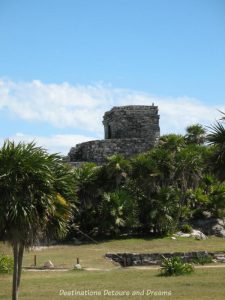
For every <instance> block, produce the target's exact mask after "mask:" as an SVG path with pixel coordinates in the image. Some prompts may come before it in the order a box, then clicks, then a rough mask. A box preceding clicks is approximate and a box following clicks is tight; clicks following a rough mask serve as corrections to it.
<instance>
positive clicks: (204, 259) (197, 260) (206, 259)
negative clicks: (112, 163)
mask: <svg viewBox="0 0 225 300" xmlns="http://www.w3.org/2000/svg"><path fill="white" fill-rule="evenodd" d="M192 262H193V263H194V264H198V265H205V264H210V263H212V262H213V258H212V256H211V255H207V256H200V257H198V258H195V259H193V260H192Z"/></svg>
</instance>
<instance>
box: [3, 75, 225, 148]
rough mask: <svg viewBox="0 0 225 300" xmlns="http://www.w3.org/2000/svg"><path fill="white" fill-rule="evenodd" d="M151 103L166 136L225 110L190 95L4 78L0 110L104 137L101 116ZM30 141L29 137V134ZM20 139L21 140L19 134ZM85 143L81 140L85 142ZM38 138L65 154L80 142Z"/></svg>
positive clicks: (210, 119) (70, 138)
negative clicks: (159, 94)
mask: <svg viewBox="0 0 225 300" xmlns="http://www.w3.org/2000/svg"><path fill="white" fill-rule="evenodd" d="M152 102H154V103H155V104H156V105H158V106H159V113H160V127H161V133H162V134H164V133H169V132H175V133H182V132H184V130H185V127H186V126H188V125H191V124H193V123H201V124H203V125H208V124H210V123H213V122H214V120H215V118H216V117H218V116H219V115H220V114H219V112H218V109H220V110H223V111H224V109H225V107H221V106H217V105H216V104H214V105H209V104H205V103H203V102H201V101H200V100H199V99H195V98H190V97H187V96H182V97H159V96H155V95H151V94H147V93H143V92H140V91H132V90H126V89H118V88H113V87H112V86H109V85H104V84H96V85H87V86H85V85H83V86H81V85H70V84H68V83H61V84H45V83H43V82H41V81H39V80H34V81H31V82H14V81H10V80H6V79H0V110H1V109H3V108H4V109H5V110H6V111H8V112H10V114H11V115H12V116H15V117H17V118H20V119H23V120H25V121H28V122H33V121H35V122H40V123H48V124H51V125H53V126H54V127H56V128H65V129H66V128H70V129H73V130H74V134H76V133H78V132H79V131H80V130H82V132H83V130H86V132H90V134H89V135H92V136H99V137H101V136H102V138H103V126H102V116H103V114H104V112H105V111H107V110H109V109H111V108H112V107H113V106H119V105H131V104H133V105H140V104H145V105H151V104H152ZM70 131H71V130H70ZM25 137H26V138H27V136H26V135H25ZM15 138H16V139H18V135H16V136H15ZM31 138H32V139H33V137H31ZM82 138H84V137H82ZM82 138H81V140H80V141H83V140H82ZM88 138H89V137H87V139H88ZM36 139H38V141H40V142H41V143H42V144H43V145H48V146H49V147H50V148H51V149H53V148H54V149H55V150H56V151H62V149H64V147H66V145H68V149H69V148H70V146H72V145H74V144H75V141H76V140H79V138H78V136H77V135H75V138H74V136H70V135H66V136H64V135H61V136H60V135H55V136H51V137H44V136H43V137H36ZM85 140H86V137H85ZM50 143H51V145H50ZM63 152H64V153H65V150H63ZM67 152H68V151H67Z"/></svg>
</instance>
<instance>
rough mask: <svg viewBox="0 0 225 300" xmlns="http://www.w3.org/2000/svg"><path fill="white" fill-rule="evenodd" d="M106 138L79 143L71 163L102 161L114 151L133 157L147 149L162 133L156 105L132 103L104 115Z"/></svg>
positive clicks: (70, 156) (70, 153) (73, 149)
mask: <svg viewBox="0 0 225 300" xmlns="http://www.w3.org/2000/svg"><path fill="white" fill-rule="evenodd" d="M103 124H104V128H105V140H96V141H90V142H86V143H81V144H77V145H76V147H72V148H71V150H70V152H69V154H68V156H69V161H70V162H72V163H73V162H76V163H77V162H96V163H99V164H102V163H104V162H105V161H106V158H107V157H109V156H111V155H113V154H122V155H124V157H126V158H127V157H130V156H133V155H135V154H138V153H141V152H146V151H148V150H149V149H151V148H152V147H154V145H155V144H156V143H157V141H158V139H159V135H160V129H159V115H158V107H157V106H154V105H152V106H144V105H130V106H121V107H114V108H112V109H111V110H110V111H108V112H106V113H105V115H104V118H103Z"/></svg>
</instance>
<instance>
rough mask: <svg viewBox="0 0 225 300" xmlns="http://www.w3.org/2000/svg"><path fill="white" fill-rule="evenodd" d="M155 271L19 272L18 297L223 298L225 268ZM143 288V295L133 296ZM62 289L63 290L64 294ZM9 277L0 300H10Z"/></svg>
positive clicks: (0, 281) (0, 286)
mask: <svg viewBox="0 0 225 300" xmlns="http://www.w3.org/2000/svg"><path fill="white" fill-rule="evenodd" d="M157 274H158V271H156V270H132V269H130V270H129V269H117V270H113V271H109V272H106V271H105V272H102V271H100V272H96V271H95V272H89V271H67V272H54V271H52V272H29V271H25V272H23V274H22V276H23V277H22V284H21V289H20V299H24V300H39V299H40V300H57V299H68V298H69V299H93V300H95V299H96V300H97V299H152V298H153V299H154V298H155V299H167V298H169V299H182V300H183V299H185V300H187V299H193V300H197V299H199V300H204V299H209V300H212V299H213V300H219V299H221V300H222V299H225V287H224V282H225V270H224V269H219V268H218V269H210V270H209V269H207V270H205V269H204V270H203V269H201V270H200V269H198V270H196V271H195V273H194V274H192V275H185V276H179V277H169V278H168V277H166V278H165V277H159V276H157ZM88 290H89V291H91V292H93V291H99V292H100V293H101V296H96V297H95V296H86V297H85V296H71V297H68V296H63V295H60V291H61V293H62V291H64V292H68V291H88ZM150 290H152V291H158V292H159V291H167V292H170V291H171V293H172V295H171V296H155V297H154V296H149V295H147V293H148V291H150ZM104 291H115V292H116V291H118V292H121V291H126V292H128V293H130V295H129V296H121V297H119V296H114V297H112V296H109V295H105V296H104ZM135 291H138V292H140V293H141V292H142V291H144V295H143V296H132V295H131V294H132V293H134V292H135ZM64 292H63V293H64ZM10 293H11V276H9V275H4V276H2V275H1V276H0V299H4V300H9V299H10Z"/></svg>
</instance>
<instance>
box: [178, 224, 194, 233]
mask: <svg viewBox="0 0 225 300" xmlns="http://www.w3.org/2000/svg"><path fill="white" fill-rule="evenodd" d="M192 230H193V229H192V227H191V225H189V224H184V225H182V226H181V231H182V232H184V233H192Z"/></svg>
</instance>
